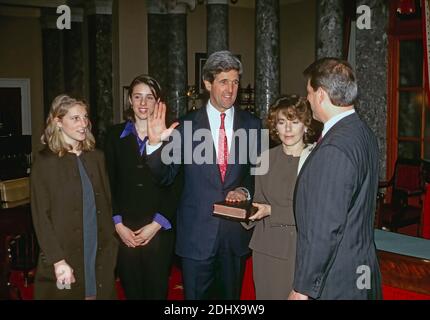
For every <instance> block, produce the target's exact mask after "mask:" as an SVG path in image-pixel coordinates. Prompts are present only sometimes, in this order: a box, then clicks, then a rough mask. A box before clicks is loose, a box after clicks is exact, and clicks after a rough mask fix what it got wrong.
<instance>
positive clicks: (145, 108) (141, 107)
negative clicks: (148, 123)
mask: <svg viewBox="0 0 430 320" xmlns="http://www.w3.org/2000/svg"><path fill="white" fill-rule="evenodd" d="M156 102H157V99H156V97H155V96H154V94H153V93H152V91H151V89H150V87H149V86H148V85H147V84H144V83H139V84H137V85H135V86H134V87H133V92H132V93H131V97H130V104H131V106H132V108H133V112H134V116H135V118H136V120H138V119H139V120H146V119H147V118H148V115H150V114H152V112H154V107H155V104H156Z"/></svg>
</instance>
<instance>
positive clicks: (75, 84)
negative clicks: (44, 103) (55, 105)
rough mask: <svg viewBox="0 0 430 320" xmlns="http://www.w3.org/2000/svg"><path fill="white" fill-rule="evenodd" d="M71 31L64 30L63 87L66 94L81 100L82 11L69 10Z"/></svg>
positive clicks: (82, 79) (82, 81)
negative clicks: (70, 13)
mask: <svg viewBox="0 0 430 320" xmlns="http://www.w3.org/2000/svg"><path fill="white" fill-rule="evenodd" d="M71 12H72V21H71V29H70V30H66V29H64V30H63V32H64V87H65V91H66V93H68V94H70V95H71V96H73V97H78V98H83V97H84V96H85V95H84V92H85V86H84V54H83V40H82V36H83V27H82V22H83V9H82V8H71Z"/></svg>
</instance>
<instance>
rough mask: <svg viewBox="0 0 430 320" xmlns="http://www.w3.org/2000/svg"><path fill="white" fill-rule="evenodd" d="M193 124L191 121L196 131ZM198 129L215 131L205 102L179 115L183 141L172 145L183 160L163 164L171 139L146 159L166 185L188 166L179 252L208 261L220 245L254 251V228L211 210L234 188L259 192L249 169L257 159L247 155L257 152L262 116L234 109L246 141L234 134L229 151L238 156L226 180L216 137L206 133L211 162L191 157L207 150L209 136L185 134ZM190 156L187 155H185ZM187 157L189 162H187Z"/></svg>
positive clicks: (179, 214) (240, 252)
mask: <svg viewBox="0 0 430 320" xmlns="http://www.w3.org/2000/svg"><path fill="white" fill-rule="evenodd" d="M190 125H191V126H192V127H191V131H190ZM199 129H208V130H210V125H209V119H208V115H207V112H206V108H205V107H203V108H201V109H199V110H197V111H195V112H192V113H190V114H187V115H186V116H185V117H183V118H182V119H181V120H180V125H179V127H178V131H179V133H180V136H181V142H180V143H174V144H173V146H174V151H175V152H176V154H180V155H181V163H180V164H178V163H176V164H174V163H172V164H169V165H166V164H163V163H162V161H161V153H162V149H163V148H166V147H167V146H169V143H167V144H165V145H164V146H163V147H162V148H159V149H158V150H157V151H155V152H154V153H152V154H151V155H149V156H148V158H147V164H148V167H149V168H150V169H151V171H152V172H153V174H154V176H155V178H156V180H158V181H159V182H160V183H161V184H163V185H168V184H170V183H172V182H173V180H174V178H175V176H176V175H177V174H178V172H179V170H180V169H181V167H182V168H183V170H184V171H183V174H184V186H183V191H182V196H181V200H180V204H179V207H178V211H177V239H176V253H177V254H178V255H179V256H181V257H186V258H191V259H195V260H204V259H208V258H210V257H212V256H214V255H215V254H216V253H217V250H218V248H229V250H231V251H232V252H233V254H235V255H237V256H242V255H245V254H247V253H248V252H249V249H248V244H249V240H250V237H251V232H252V231H249V230H245V229H244V228H243V227H242V226H241V225H240V223H239V222H236V221H231V220H227V219H223V218H218V217H214V216H213V215H212V213H213V204H214V203H215V202H218V201H223V200H224V199H225V197H226V196H227V193H228V192H229V191H231V190H234V189H235V188H237V187H240V186H243V187H246V188H247V189H248V190H249V191H250V193H251V194H253V193H254V192H253V191H254V179H253V177H252V176H251V175H250V169H251V166H252V165H253V163H255V161H253V160H252V159H251V157H249V156H248V154H249V152H248V151H249V150H253V151H255V150H257V151H256V152H257V153H258V150H260V134H261V120H260V119H258V118H257V117H255V116H253V115H252V114H250V113H249V112H246V111H242V110H239V109H238V108H235V110H234V120H233V131H234V132H237V130H239V129H244V130H243V132H246V133H247V134H246V141H245V140H242V142H243V141H245V142H243V143H241V145H240V147H239V144H238V143H235V141H236V142H237V141H238V140H236V139H233V140H234V141H233V142H232V146H231V147H230V153H231V151H232V150H235V155H236V156H235V159H234V162H233V163H229V164H228V166H227V172H226V175H225V179H224V183H222V182H221V176H220V173H219V168H218V165H217V164H216V152H215V147H214V144H213V141H212V136H211V137H210V138H209V137H208V136H206V137H205V138H206V139H210V141H207V142H209V143H210V145H211V146H212V157H211V161H208V162H210V163H203V164H199V163H196V161H195V159H192V160H190V159H189V158H190V155H191V154H193V153H194V152H196V153H199V154H203V155H205V151H203V152H202V151H201V147H200V148H198V149H196V148H197V147H198V146H199V145H200V144H201V143H202V141H205V138H204V139H202V140H200V141H190V138H189V137H188V141H184V137H185V138H186V137H187V136H185V135H184V133H187V131H188V132H192V133H193V134H194V133H195V132H196V131H197V130H199ZM251 129H255V130H251ZM250 130H251V131H253V132H254V133H256V132H257V133H258V137H257V138H256V137H255V136H252V135H251V136H250V134H249V133H250ZM193 140H194V139H193ZM244 147H246V148H244ZM245 149H247V150H245ZM179 152H180V153H179ZM239 152H242V154H241V156H239ZM244 156H245V157H244ZM187 157H188V159H186V158H187ZM184 159H185V160H188V161H185V163H184ZM239 160H240V161H239ZM251 162H252V163H251Z"/></svg>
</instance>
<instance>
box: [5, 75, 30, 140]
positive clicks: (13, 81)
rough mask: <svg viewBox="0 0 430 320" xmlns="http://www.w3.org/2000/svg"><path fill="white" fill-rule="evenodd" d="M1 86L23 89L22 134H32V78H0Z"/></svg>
mask: <svg viewBox="0 0 430 320" xmlns="http://www.w3.org/2000/svg"><path fill="white" fill-rule="evenodd" d="M0 88H20V90H21V127H22V129H21V134H23V135H31V99H30V97H31V95H30V79H27V78H0Z"/></svg>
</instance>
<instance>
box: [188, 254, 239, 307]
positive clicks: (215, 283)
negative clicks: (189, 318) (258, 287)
mask: <svg viewBox="0 0 430 320" xmlns="http://www.w3.org/2000/svg"><path fill="white" fill-rule="evenodd" d="M246 258H247V256H242V257H239V256H235V255H233V254H231V253H229V254H227V253H218V254H216V255H215V256H213V257H211V258H209V259H206V260H194V259H189V258H182V278H183V282H184V294H185V299H186V300H207V299H227V300H239V299H240V293H241V289H242V280H243V273H244V270H245V261H246Z"/></svg>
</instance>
